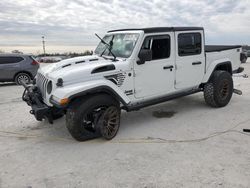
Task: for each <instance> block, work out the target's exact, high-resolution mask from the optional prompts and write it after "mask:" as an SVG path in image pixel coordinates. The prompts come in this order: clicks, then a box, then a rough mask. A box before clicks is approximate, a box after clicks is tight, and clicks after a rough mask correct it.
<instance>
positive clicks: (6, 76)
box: [0, 56, 24, 81]
mask: <svg viewBox="0 0 250 188" xmlns="http://www.w3.org/2000/svg"><path fill="white" fill-rule="evenodd" d="M23 60H24V59H23V58H22V57H16V56H8V57H7V56H0V80H6V81H7V80H12V79H13V78H14V75H15V73H16V72H17V71H19V69H20V62H21V61H23Z"/></svg>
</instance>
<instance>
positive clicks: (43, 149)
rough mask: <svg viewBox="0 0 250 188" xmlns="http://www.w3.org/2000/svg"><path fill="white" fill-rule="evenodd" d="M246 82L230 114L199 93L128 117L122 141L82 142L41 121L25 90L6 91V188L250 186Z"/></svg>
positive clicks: (1, 89) (1, 137)
mask: <svg viewBox="0 0 250 188" xmlns="http://www.w3.org/2000/svg"><path fill="white" fill-rule="evenodd" d="M243 66H244V67H245V69H246V70H245V72H244V73H246V74H249V75H250V62H249V63H247V64H245V65H243ZM241 76H242V74H241V75H238V76H236V77H234V80H235V87H236V88H237V89H241V90H242V91H243V96H238V95H234V96H233V99H232V101H231V103H230V104H229V105H228V106H227V107H225V108H221V109H213V108H210V107H208V106H206V105H205V103H204V99H203V95H202V93H198V94H195V95H192V96H188V97H184V98H181V99H177V100H173V101H170V102H166V103H163V104H160V105H157V106H153V107H149V108H146V109H143V110H141V111H137V112H131V113H122V120H121V121H122V122H121V127H120V131H119V133H118V135H117V136H116V137H115V139H113V140H112V141H104V140H102V139H96V140H92V141H87V142H82V143H79V142H76V141H75V140H73V139H72V138H71V136H70V135H69V133H68V131H67V130H66V128H65V119H64V118H62V119H60V120H57V121H56V122H54V124H53V125H50V124H48V122H47V121H44V122H37V121H36V120H35V119H34V117H33V116H32V115H30V114H29V113H28V112H29V110H30V108H29V107H28V106H27V105H26V104H25V103H24V102H22V101H21V97H20V96H21V94H22V91H23V88H22V87H20V86H15V85H13V84H0V97H1V101H0V114H1V120H0V187H1V188H3V187H60V188H61V187H107V188H111V187H135V188H138V187H139V188H140V187H148V188H149V187H192V188H193V187H227V188H228V187H232V188H235V187H250V178H249V177H250V134H248V135H247V134H242V132H241V131H242V129H243V128H250V115H249V114H250V111H249V109H250V97H249V96H250V78H243V77H241ZM159 112H165V114H164V117H160V116H159Z"/></svg>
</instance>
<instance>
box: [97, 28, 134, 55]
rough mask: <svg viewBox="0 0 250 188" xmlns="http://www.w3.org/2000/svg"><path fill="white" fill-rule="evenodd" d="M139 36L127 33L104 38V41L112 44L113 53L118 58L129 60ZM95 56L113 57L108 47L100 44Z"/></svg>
mask: <svg viewBox="0 0 250 188" xmlns="http://www.w3.org/2000/svg"><path fill="white" fill-rule="evenodd" d="M138 37H139V34H134V33H125V34H112V35H106V36H104V38H103V40H104V41H105V42H106V43H107V44H112V46H111V51H112V53H113V54H114V55H115V56H116V57H122V58H128V57H130V55H131V54H132V52H133V50H134V47H135V45H136V42H137V40H138ZM95 54H98V55H106V56H111V54H110V51H109V50H108V46H107V45H105V44H103V43H102V42H100V43H99V45H98V46H97V48H96V49H95Z"/></svg>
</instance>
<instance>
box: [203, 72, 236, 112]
mask: <svg viewBox="0 0 250 188" xmlns="http://www.w3.org/2000/svg"><path fill="white" fill-rule="evenodd" d="M232 94H233V79H232V76H231V74H230V73H229V72H227V71H215V72H214V73H213V75H212V78H211V79H210V81H209V82H208V83H207V84H205V86H204V99H205V102H206V103H207V104H208V105H209V106H212V107H217V108H219V107H224V106H226V105H227V104H228V103H229V102H230V100H231V98H232Z"/></svg>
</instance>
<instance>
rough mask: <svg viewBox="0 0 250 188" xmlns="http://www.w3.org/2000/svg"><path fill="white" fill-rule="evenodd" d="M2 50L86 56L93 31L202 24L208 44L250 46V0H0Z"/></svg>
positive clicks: (95, 41) (91, 45) (94, 39)
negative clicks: (66, 53) (74, 53)
mask: <svg viewBox="0 0 250 188" xmlns="http://www.w3.org/2000/svg"><path fill="white" fill-rule="evenodd" d="M0 7H1V9H0V50H1V51H5V52H10V51H12V50H14V49H16V50H20V51H23V52H25V53H34V54H37V53H41V52H42V42H41V41H42V39H41V37H42V36H45V41H46V51H47V52H49V53H55V52H70V51H71V52H73V51H75V52H83V51H84V50H88V49H90V50H92V49H94V46H96V45H97V44H98V39H97V38H96V37H95V36H94V33H98V34H99V35H101V36H103V35H104V34H105V32H106V31H108V30H112V29H121V28H133V27H135V28H140V27H157V26H160V27H164V26H166V27H171V26H202V27H204V28H205V33H206V43H207V44H249V45H250V0H143V1H139V0H126V1H122V0H1V1H0Z"/></svg>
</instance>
